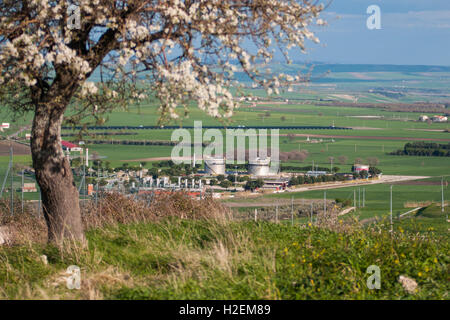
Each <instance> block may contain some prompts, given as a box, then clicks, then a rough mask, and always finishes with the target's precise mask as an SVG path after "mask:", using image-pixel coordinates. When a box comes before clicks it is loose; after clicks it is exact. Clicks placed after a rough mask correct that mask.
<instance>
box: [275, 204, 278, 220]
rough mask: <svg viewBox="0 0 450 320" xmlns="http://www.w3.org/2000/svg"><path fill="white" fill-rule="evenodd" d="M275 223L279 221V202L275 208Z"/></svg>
mask: <svg viewBox="0 0 450 320" xmlns="http://www.w3.org/2000/svg"><path fill="white" fill-rule="evenodd" d="M275 223H278V204H277V207H276V209H275Z"/></svg>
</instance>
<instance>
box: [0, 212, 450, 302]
mask: <svg viewBox="0 0 450 320" xmlns="http://www.w3.org/2000/svg"><path fill="white" fill-rule="evenodd" d="M87 238H88V240H89V248H88V249H79V248H78V249H76V248H72V249H68V250H65V251H64V252H59V251H58V250H56V249H55V248H53V247H51V246H38V245H33V246H22V247H12V248H0V261H1V262H2V263H1V264H0V283H1V286H0V297H1V298H6V299H12V298H15V299H17V298H19V299H29V298H32V299H36V298H65V299H80V298H84V299H89V298H98V299H448V289H449V288H448V273H447V266H448V263H449V262H450V261H449V257H448V255H447V252H448V250H449V242H448V241H447V240H445V239H441V238H439V237H433V238H428V237H425V238H418V237H413V236H411V235H409V234H408V232H404V233H401V232H399V233H395V234H394V235H393V236H391V235H390V234H389V233H388V232H386V231H382V232H369V231H363V230H355V231H353V232H351V233H342V232H336V231H331V230H327V229H319V228H316V227H302V226H295V227H291V226H288V225H284V224H273V223H253V222H212V221H191V220H179V219H170V220H165V221H163V222H160V223H150V224H134V225H118V226H111V227H107V228H104V229H96V230H91V231H89V232H88V233H87ZM42 254H45V255H47V257H48V261H49V264H48V265H44V264H43V263H42V262H40V258H39V256H40V255H42ZM73 264H75V265H78V266H79V267H80V268H81V270H82V286H81V290H68V289H67V288H66V287H65V278H64V271H65V269H66V268H67V267H68V266H69V265H73ZM374 264H375V265H377V266H379V267H380V269H381V279H382V280H381V281H382V282H381V289H380V290H369V289H368V288H367V287H366V280H367V278H368V276H369V275H368V274H366V269H367V267H369V266H370V265H374ZM400 275H405V276H409V277H411V278H414V279H415V280H416V281H417V283H418V286H419V290H418V292H417V293H416V294H408V293H407V292H405V291H404V290H403V289H402V287H401V285H400V284H399V283H398V281H397V279H398V277H399V276H400Z"/></svg>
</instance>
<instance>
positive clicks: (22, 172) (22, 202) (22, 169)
mask: <svg viewBox="0 0 450 320" xmlns="http://www.w3.org/2000/svg"><path fill="white" fill-rule="evenodd" d="M23 171H24V170H23V169H22V214H23Z"/></svg>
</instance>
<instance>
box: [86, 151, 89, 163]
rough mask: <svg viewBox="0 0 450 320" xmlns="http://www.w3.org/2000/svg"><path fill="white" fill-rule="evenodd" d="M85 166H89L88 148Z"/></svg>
mask: <svg viewBox="0 0 450 320" xmlns="http://www.w3.org/2000/svg"><path fill="white" fill-rule="evenodd" d="M86 167H89V149H88V148H86Z"/></svg>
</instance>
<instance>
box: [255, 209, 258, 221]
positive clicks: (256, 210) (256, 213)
mask: <svg viewBox="0 0 450 320" xmlns="http://www.w3.org/2000/svg"><path fill="white" fill-rule="evenodd" d="M256 221H258V209H255V222H256Z"/></svg>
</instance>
